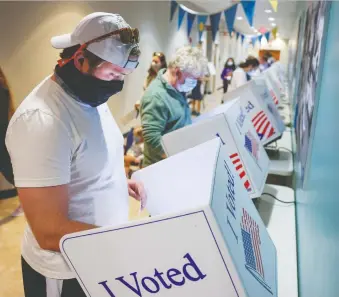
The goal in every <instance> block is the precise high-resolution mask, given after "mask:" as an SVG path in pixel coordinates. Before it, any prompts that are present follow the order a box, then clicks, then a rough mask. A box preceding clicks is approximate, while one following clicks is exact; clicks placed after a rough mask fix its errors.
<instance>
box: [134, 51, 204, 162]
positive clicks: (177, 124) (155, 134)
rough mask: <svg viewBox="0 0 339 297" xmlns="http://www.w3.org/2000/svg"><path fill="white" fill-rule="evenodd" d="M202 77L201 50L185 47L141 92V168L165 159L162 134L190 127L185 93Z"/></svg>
mask: <svg viewBox="0 0 339 297" xmlns="http://www.w3.org/2000/svg"><path fill="white" fill-rule="evenodd" d="M206 73H207V59H206V58H205V57H204V56H203V54H202V52H201V50H200V49H198V48H194V47H190V46H185V47H182V48H180V49H178V50H177V51H176V53H175V55H174V57H173V58H172V59H171V60H170V61H169V63H168V68H167V69H163V70H160V71H159V72H158V76H157V77H156V79H154V80H153V82H152V83H151V84H150V85H149V87H148V88H147V90H146V91H145V93H144V96H143V97H142V99H141V108H140V115H141V124H142V129H143V137H144V161H143V166H144V167H146V166H149V165H151V164H154V163H156V162H158V161H160V160H162V159H164V158H165V157H166V156H165V153H164V151H163V149H162V146H161V137H162V136H163V135H164V134H167V133H169V132H172V131H174V130H177V129H180V128H182V127H184V126H187V125H189V124H191V123H192V120H191V110H190V108H189V106H188V103H187V100H186V97H185V93H188V92H190V91H191V90H192V89H193V88H194V87H195V86H196V84H197V80H198V79H200V78H201V77H204V76H205V75H206Z"/></svg>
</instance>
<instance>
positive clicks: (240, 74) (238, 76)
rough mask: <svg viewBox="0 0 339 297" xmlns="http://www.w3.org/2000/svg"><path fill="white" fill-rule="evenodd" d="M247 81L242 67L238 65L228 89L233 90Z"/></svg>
mask: <svg viewBox="0 0 339 297" xmlns="http://www.w3.org/2000/svg"><path fill="white" fill-rule="evenodd" d="M246 83H247V76H246V72H245V70H244V69H242V68H241V67H238V68H237V69H236V70H235V71H234V72H233V76H232V82H231V85H230V88H229V91H234V90H235V89H237V88H239V87H241V86H242V85H244V84H246Z"/></svg>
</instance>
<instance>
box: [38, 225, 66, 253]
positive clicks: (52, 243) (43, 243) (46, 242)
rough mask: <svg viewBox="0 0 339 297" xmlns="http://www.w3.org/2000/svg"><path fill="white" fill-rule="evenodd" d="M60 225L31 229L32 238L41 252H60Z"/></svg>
mask: <svg viewBox="0 0 339 297" xmlns="http://www.w3.org/2000/svg"><path fill="white" fill-rule="evenodd" d="M61 230H62V224H61V223H59V224H58V225H50V226H47V224H45V226H40V227H39V228H32V231H33V233H34V236H35V238H36V240H37V242H38V244H39V246H40V248H41V249H43V250H48V251H55V252H58V251H60V248H59V242H60V239H61V237H62V236H61V234H62V232H61Z"/></svg>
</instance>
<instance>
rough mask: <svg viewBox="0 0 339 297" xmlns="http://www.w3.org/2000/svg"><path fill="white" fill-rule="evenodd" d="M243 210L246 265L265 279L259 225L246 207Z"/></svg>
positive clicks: (243, 239) (242, 229)
mask: <svg viewBox="0 0 339 297" xmlns="http://www.w3.org/2000/svg"><path fill="white" fill-rule="evenodd" d="M242 211H243V215H242V219H241V235H242V241H243V246H244V252H245V261H246V265H247V266H249V267H250V268H251V269H253V270H254V271H256V272H257V273H258V274H259V275H261V277H262V278H263V279H264V278H265V273H264V267H263V263H262V258H261V252H260V245H261V241H260V234H259V227H258V224H257V223H256V222H255V221H254V220H253V219H252V218H251V217H250V215H249V214H248V213H247V211H246V210H245V209H243V210H242Z"/></svg>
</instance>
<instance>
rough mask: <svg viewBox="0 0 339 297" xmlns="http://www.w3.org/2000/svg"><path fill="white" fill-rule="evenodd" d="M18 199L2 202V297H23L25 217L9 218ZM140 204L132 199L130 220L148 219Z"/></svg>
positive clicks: (0, 285) (0, 274)
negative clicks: (140, 211) (22, 262)
mask: <svg viewBox="0 0 339 297" xmlns="http://www.w3.org/2000/svg"><path fill="white" fill-rule="evenodd" d="M18 205H19V201H18V199H17V198H10V199H5V200H0V297H23V296H24V293H23V286H22V278H21V266H20V249H21V238H22V234H23V230H24V227H25V224H26V220H25V217H24V216H22V217H15V218H12V217H9V216H10V214H11V213H12V212H13V211H14V210H15V209H16V208H17V206H18ZM139 205H140V204H139V203H138V202H136V201H135V200H134V199H130V214H129V215H130V219H131V220H134V219H140V218H142V217H147V216H148V213H147V211H143V212H142V213H141V214H139Z"/></svg>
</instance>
